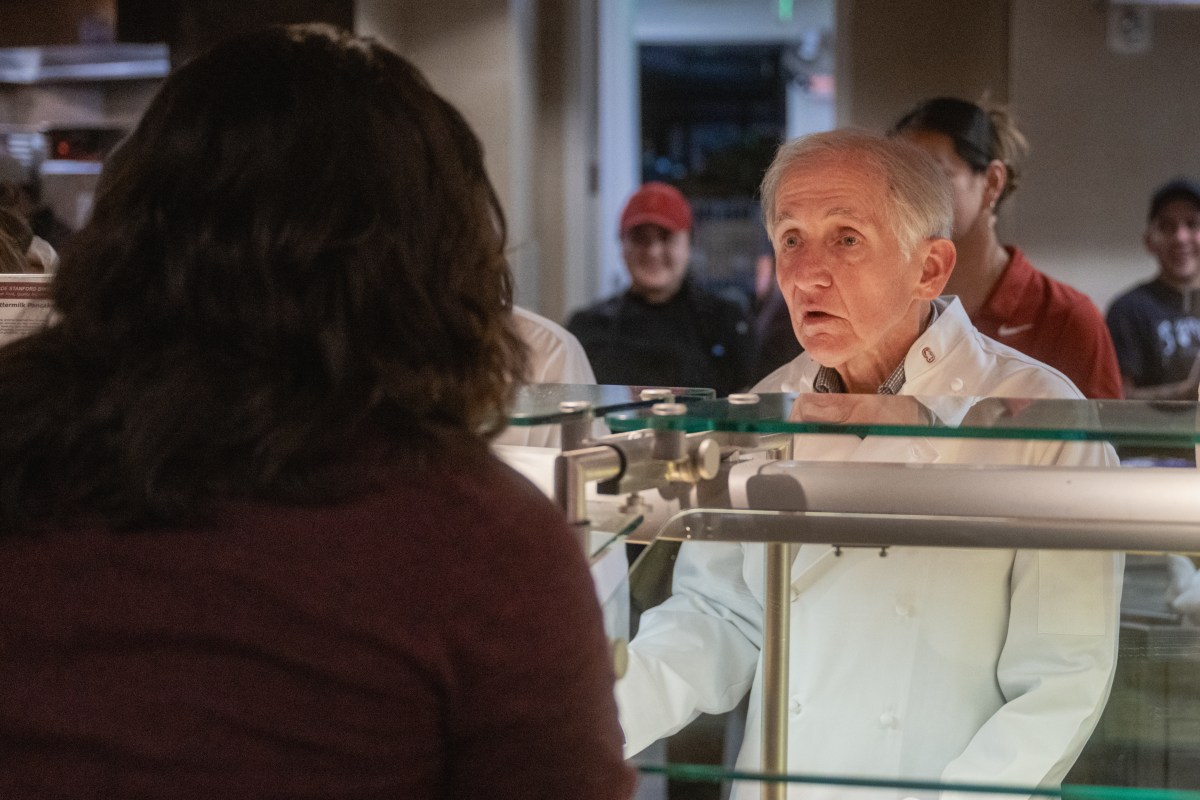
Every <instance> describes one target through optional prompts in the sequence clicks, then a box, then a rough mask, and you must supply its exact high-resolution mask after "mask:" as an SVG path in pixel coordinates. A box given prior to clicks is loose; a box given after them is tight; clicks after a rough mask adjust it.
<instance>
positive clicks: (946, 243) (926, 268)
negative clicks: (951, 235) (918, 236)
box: [917, 238, 958, 300]
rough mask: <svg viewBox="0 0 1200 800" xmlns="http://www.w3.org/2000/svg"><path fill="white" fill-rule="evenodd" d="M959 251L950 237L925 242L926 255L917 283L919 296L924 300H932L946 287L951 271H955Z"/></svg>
mask: <svg viewBox="0 0 1200 800" xmlns="http://www.w3.org/2000/svg"><path fill="white" fill-rule="evenodd" d="M957 258H958V251H957V250H955V249H954V242H952V241H950V240H949V239H942V238H937V239H930V240H928V241H927V242H925V244H924V256H923V260H922V262H921V280H920V282H919V283H918V284H917V296H918V297H920V298H921V299H922V300H932V299H933V298H935V297H937V296H938V295H940V294H941V293H942V290H943V289H945V288H946V282H947V281H948V280H950V273H951V272H953V271H954V262H955V260H957Z"/></svg>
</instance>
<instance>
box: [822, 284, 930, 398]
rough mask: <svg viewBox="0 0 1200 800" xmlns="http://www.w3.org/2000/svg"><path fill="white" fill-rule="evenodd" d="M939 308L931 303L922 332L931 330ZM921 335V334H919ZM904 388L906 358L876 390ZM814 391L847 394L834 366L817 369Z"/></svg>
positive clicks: (897, 390)
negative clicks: (930, 327)
mask: <svg viewBox="0 0 1200 800" xmlns="http://www.w3.org/2000/svg"><path fill="white" fill-rule="evenodd" d="M937 316H938V309H937V303H930V304H929V321H928V322H926V323H925V324H924V325H923V326H922V327H921V333H924V332H925V331H927V330H929V326H930V325H932V324H933V321H934V320H935V319H937ZM918 335H919V334H918ZM903 388H904V359H900V363H899V364H897V365H896V368H895V369H894V370H892V374H891V375H889V376H888V379H887V380H886V381H884V382H883V383H881V384H879V388H878V389H876V390H875V394H900V390H901V389H903ZM813 391H814V392H817V393H819V394H845V393H846V384H844V383H843V382H842V376H841V375H838V372H837V370H836V369H834V368H833V367H821V368H820V369H818V370H817V376H816V377H815V378H813Z"/></svg>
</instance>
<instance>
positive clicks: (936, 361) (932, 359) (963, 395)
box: [754, 295, 975, 425]
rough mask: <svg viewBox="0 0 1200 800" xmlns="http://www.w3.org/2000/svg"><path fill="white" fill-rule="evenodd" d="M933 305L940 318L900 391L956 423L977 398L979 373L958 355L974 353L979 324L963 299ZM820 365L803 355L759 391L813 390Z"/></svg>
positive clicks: (921, 341)
mask: <svg viewBox="0 0 1200 800" xmlns="http://www.w3.org/2000/svg"><path fill="white" fill-rule="evenodd" d="M933 303H934V304H935V305H936V307H937V316H936V318H935V319H934V320H933V322H932V324H930V326H929V327H928V328H926V329H925V332H924V333H922V334H921V335H920V336H918V337H917V339H916V341H915V342H913V344H912V346H910V347H909V348H908V353H907V355H905V357H904V374H905V382H904V386H903V388H901V390H900V394H905V395H916V396H919V397H920V398H921V402H922V403H924V404H925V405H927V406H929V408H930V410H931V411H932V412H933V413H934V415H935V416H936V417H937V418H938V419H939V420H941V421H942V422H944V423H946V424H948V425H955V424H957V423H958V422H960V421H961V420H962V418H963V416H964V415H966V413H967V411H968V410H969V409H970V407H971V406H972V405H973V404H974V402H975V398H974V397H972V396H971V390H972V386H971V385H969V384H968V381H967V380H965V379H964V378H970V377H971V376H972V375H973V374H974V373H973V372H971V370H970V368H969V367H968V366H967V365H965V364H964V365H961V366H963V367H964V369H961V370H956V369H953V368H952V366H953V364H954V363H955V360H956V359H958V358H960V357H962V356H963V354H964V353H965V352H967V351H970V349H971V348H970V345H969V344H968V343H967V340H968V339H969V338H970V337H971V336H972V335H974V333H975V327H974V325H972V324H971V320H970V318H968V317H967V312H966V311H965V310H964V309H963V307H962V303H960V302H959V300H958V298H957V297H953V296H949V295H947V296H944V297H938V298H936V299H935V300H933ZM968 360H969V359H968ZM819 369H820V365H819V364H818V363H817V362H816V361H814V360H813V359H812V358H811V357H810V356H809V355H808V354H807V353H801V354H800V355H799V356H797V357H796V358H795V359H793V360H792V361H790V362H789V363H787V364H784V365H783V366H782V367H780V368H779V369H777V370H775V371H774V372H773V373H771V374H770V375H768V376H767V377H766V378H763V379H762V380H761V381H759V383H758V384H757V385H756V386H755V387H754V391H756V392H796V393H803V392H811V391H813V381H814V380H815V378H816V375H817V370H819ZM960 372H961V373H962V375H960V374H959V373H960Z"/></svg>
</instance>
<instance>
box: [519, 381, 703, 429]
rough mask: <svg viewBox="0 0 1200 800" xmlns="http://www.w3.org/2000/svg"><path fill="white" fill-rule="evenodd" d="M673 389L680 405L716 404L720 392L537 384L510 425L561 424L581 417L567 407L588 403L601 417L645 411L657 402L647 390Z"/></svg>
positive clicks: (525, 392)
mask: <svg viewBox="0 0 1200 800" xmlns="http://www.w3.org/2000/svg"><path fill="white" fill-rule="evenodd" d="M663 388H665V389H669V390H670V391H671V393H672V394H673V396H674V397H675V399H676V401H677V402H680V403H691V402H696V401H700V400H712V399H713V398H715V397H716V392H714V391H713V390H712V389H703V388H694V387H651V386H616V385H610V384H598V385H597V384H579V383H537V384H528V385H525V386H522V387H521V388H520V389H519V390H518V392H517V397H516V401H515V402H514V404H513V407H512V409H511V410H510V411H509V413H508V422H509V424H510V425H515V426H518V427H525V426H529V425H549V424H555V423H561V422H564V421H566V420H569V419H572V418H574V417H577V416H579V414H580V413H581V412H579V411H564V410H563V409H562V404H563V403H580V402H583V403H587V404H589V405H590V411H591V413H593V414H595V415H596V416H597V417H599V416H603V415H605V414H608V413H611V412H615V411H621V410H627V409H634V408H643V407H649V406H651V405H653V404H654V403H655V402H656V401H655V400H652V399H643V397H642V392H643V391H644V390H646V389H663Z"/></svg>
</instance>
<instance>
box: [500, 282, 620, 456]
mask: <svg viewBox="0 0 1200 800" xmlns="http://www.w3.org/2000/svg"><path fill="white" fill-rule="evenodd" d="M513 321H514V322H515V323H516V326H517V333H519V334H520V335H521V338H522V339H523V340H524V341H525V344H526V345H527V346H528V347H529V375H528V378H529V383H578V384H594V383H595V382H596V375H595V373H593V372H592V365H591V363H590V362H589V361H588V357H587V353H585V352H584V351H583V345H581V344H579V340H578V339H576V338H575V336H574V334H572V333H571V332H570V331H568V330H567V329H566V328H564V327H563V326H561V325H559V324H558V323H556V322H554V321H552V320H549V319H546V318H545V317H543V316H541V315H540V314H535V313H533V312H532V311H529V310H527V309H524V308H521V307H519V306H514V307H513ZM594 432H595V434H596V435H600V436H602V435H604V434H605V433H607V431H606V430H605V429H604V428H603V427H602V425H601V424H600V423H599V422H598V423H597V424H596V426H595V430H594ZM560 435H561V431H560V429H559V426H558V425H530V426H520V425H510V426H509V427H508V428H506V429H505V430H504V431H503V432H502V433H501V434H500V435H499V436H498V437H496V439H495V442H496V444H513V445H531V446H534V447H558V446H559V441H560V439H559V437H560Z"/></svg>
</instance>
